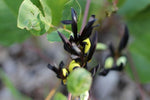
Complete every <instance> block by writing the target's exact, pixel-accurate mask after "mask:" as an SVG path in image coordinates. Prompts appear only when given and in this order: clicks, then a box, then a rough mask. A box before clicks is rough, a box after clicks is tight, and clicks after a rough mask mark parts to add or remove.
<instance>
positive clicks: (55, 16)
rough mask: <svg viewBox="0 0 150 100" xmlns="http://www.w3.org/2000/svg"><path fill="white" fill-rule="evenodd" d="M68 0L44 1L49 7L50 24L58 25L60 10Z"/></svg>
mask: <svg viewBox="0 0 150 100" xmlns="http://www.w3.org/2000/svg"><path fill="white" fill-rule="evenodd" d="M67 1H68V0H57V1H56V0H47V1H46V3H47V5H48V6H49V7H50V8H51V13H52V24H53V25H55V26H56V25H60V21H61V20H62V16H63V14H62V12H63V8H64V5H65V3H66V2H67Z"/></svg>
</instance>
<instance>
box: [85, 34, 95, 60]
mask: <svg viewBox="0 0 150 100" xmlns="http://www.w3.org/2000/svg"><path fill="white" fill-rule="evenodd" d="M96 45H97V32H96V33H95V35H94V37H93V38H92V41H91V48H90V51H89V54H88V58H87V61H89V60H91V59H92V56H93V54H94V52H95V49H96Z"/></svg>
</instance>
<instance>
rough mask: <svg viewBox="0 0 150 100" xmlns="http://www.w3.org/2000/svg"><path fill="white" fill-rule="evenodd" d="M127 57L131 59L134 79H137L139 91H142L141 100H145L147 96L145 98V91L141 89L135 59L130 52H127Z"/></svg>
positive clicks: (130, 63)
mask: <svg viewBox="0 0 150 100" xmlns="http://www.w3.org/2000/svg"><path fill="white" fill-rule="evenodd" d="M127 56H128V59H129V60H128V61H129V65H130V68H131V71H132V72H133V78H134V79H135V82H136V84H137V87H138V89H139V91H140V94H141V100H144V98H145V96H144V90H143V89H142V87H141V84H140V81H139V76H138V73H137V70H136V68H135V65H134V62H133V59H132V57H131V53H130V52H129V51H128V50H127Z"/></svg>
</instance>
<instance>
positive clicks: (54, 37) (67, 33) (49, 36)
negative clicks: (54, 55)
mask: <svg viewBox="0 0 150 100" xmlns="http://www.w3.org/2000/svg"><path fill="white" fill-rule="evenodd" d="M57 31H59V32H61V33H62V34H63V35H64V36H65V37H66V38H69V36H70V34H71V32H70V31H67V30H65V29H62V28H60V29H58V30H56V31H53V32H51V33H50V34H47V40H48V41H49V42H60V41H62V40H61V38H60V37H59V35H58V32H57Z"/></svg>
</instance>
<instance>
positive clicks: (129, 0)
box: [0, 0, 150, 83]
mask: <svg viewBox="0 0 150 100" xmlns="http://www.w3.org/2000/svg"><path fill="white" fill-rule="evenodd" d="M88 1H89V0H88ZM105 1H106V0H105ZM105 1H104V0H92V1H91V2H90V4H91V7H90V9H89V14H88V15H87V16H88V17H89V16H90V15H92V14H95V15H96V16H98V17H97V18H98V19H100V21H101V20H103V19H104V18H106V16H105V14H104V13H105V11H106V12H107V14H108V15H110V16H111V14H112V13H113V11H114V10H116V6H117V7H118V11H117V14H119V15H121V16H122V17H123V18H124V20H125V22H126V23H127V26H128V27H129V32H130V37H131V38H130V42H129V45H128V56H129V58H130V59H129V67H126V68H127V72H128V73H129V74H131V77H136V78H135V80H136V81H138V83H148V82H149V81H150V79H149V77H148V74H149V73H150V67H149V65H150V63H149V60H150V54H149V38H150V35H149V32H150V29H149V26H150V24H149V23H150V19H149V15H150V12H149V9H150V7H149V4H150V1H149V0H138V2H137V0H107V1H108V2H107V1H106V2H107V4H108V5H106V2H105ZM117 1H118V2H117ZM135 2H136V4H135ZM85 4H86V1H85V0H70V1H69V2H67V0H59V1H58V2H56V0H24V1H23V0H15V1H12V0H1V1H0V5H1V6H0V12H1V14H0V21H1V23H0V44H2V45H5V46H8V45H11V44H13V43H18V42H23V41H24V40H25V39H26V38H29V37H30V36H32V35H35V36H40V35H43V34H47V39H48V41H50V42H59V41H61V38H58V37H59V35H58V34H57V31H59V32H60V33H62V34H63V35H64V36H65V37H66V38H69V36H70V34H72V32H71V31H70V26H67V27H65V25H64V27H60V26H61V24H60V21H61V20H66V19H67V20H70V19H71V12H70V8H71V7H73V8H74V9H75V11H76V12H77V16H78V22H77V23H78V29H79V30H81V24H82V18H83V12H84V11H85V10H87V9H85V6H86V5H85ZM141 4H142V6H141ZM19 6H20V7H19ZM104 6H105V7H104ZM114 6H115V7H114ZM26 8H27V9H26ZM62 12H63V14H62ZM99 13H100V14H99ZM17 17H18V18H17ZM16 26H18V27H19V28H21V29H22V30H21V29H19V28H17V27H16ZM82 27H84V25H83V26H82ZM24 28H25V29H27V30H28V31H27V30H25V29H24ZM56 28H57V31H56ZM30 33H31V34H30ZM54 38H55V39H54ZM108 47H109V46H106V45H104V44H101V43H97V46H96V48H97V50H98V49H100V50H102V49H103V50H106V49H108ZM145 47H147V48H145ZM108 62H111V63H112V62H113V61H112V60H111V59H109V61H108ZM110 65H111V64H110ZM130 68H131V69H132V70H130ZM134 69H136V70H134ZM95 70H97V69H93V70H92V72H93V73H95ZM133 73H137V74H133ZM137 75H138V76H137Z"/></svg>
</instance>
